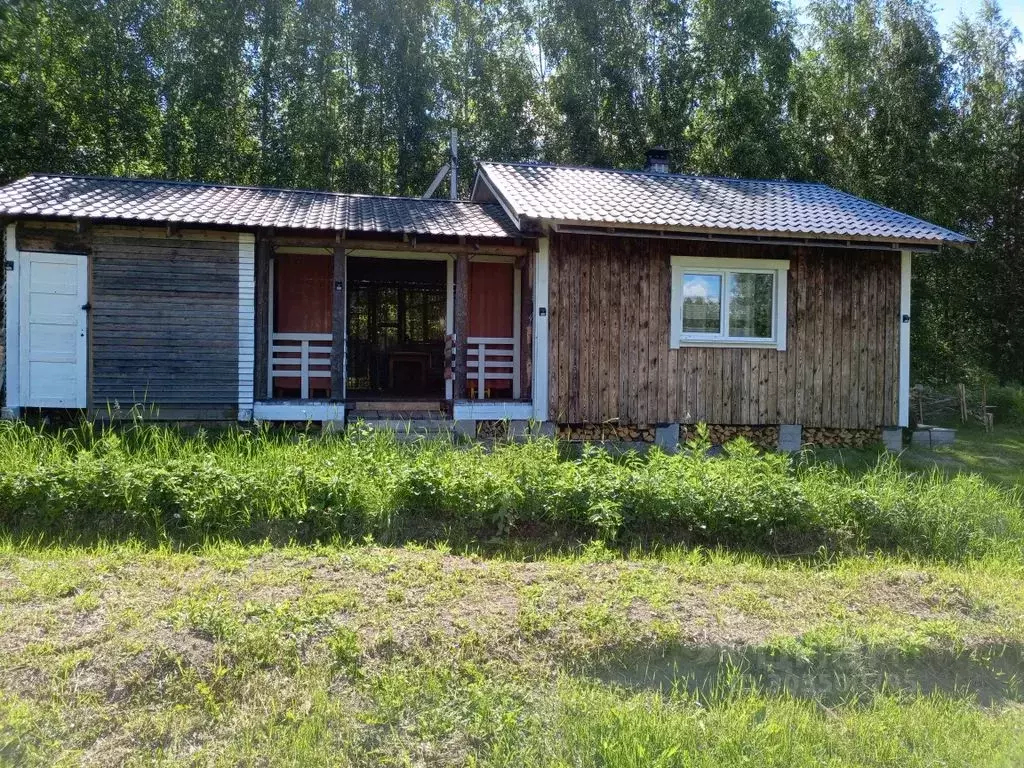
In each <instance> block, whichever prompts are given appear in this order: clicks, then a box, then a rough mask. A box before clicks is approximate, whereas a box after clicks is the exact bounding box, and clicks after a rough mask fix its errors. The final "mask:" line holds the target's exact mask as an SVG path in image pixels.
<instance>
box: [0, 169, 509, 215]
mask: <svg viewBox="0 0 1024 768" xmlns="http://www.w3.org/2000/svg"><path fill="white" fill-rule="evenodd" d="M33 178H40V179H81V180H83V181H110V182H119V183H120V182H128V183H133V184H165V185H166V184H170V185H174V186H180V187H204V188H207V189H243V190H248V191H253V192H285V193H289V194H303V195H331V196H333V197H345V198H359V199H367V200H401V201H402V202H420V203H426V202H432V203H448V204H451V203H457V204H462V205H471V206H473V207H477V208H479V207H485V206H488V205H494V203H478V202H476V201H474V200H449V199H446V198H443V197H410V196H405V195H368V194H365V193H362V192H335V191H333V190H327V189H301V188H298V187H260V186H255V185H248V184H220V183H217V182H212V181H186V180H182V179H146V178H139V177H137V176H99V175H93V174H87V173H44V172H35V173H30V174H28V175H27V176H22V177H21V178H20V179H16V180H15V181H12V182H10V183H11V184H15V183H17V182H18V181H25V180H26V179H33Z"/></svg>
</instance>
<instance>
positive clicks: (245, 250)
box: [238, 232, 256, 421]
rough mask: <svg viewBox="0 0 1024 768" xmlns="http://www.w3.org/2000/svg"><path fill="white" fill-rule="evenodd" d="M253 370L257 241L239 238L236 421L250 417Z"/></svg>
mask: <svg viewBox="0 0 1024 768" xmlns="http://www.w3.org/2000/svg"><path fill="white" fill-rule="evenodd" d="M255 366H256V238H255V237H254V236H253V235H251V234H250V233H248V232H241V233H239V235H238V420H239V421H249V420H250V419H252V417H253V395H254V386H253V377H254V376H255V370H254V369H255Z"/></svg>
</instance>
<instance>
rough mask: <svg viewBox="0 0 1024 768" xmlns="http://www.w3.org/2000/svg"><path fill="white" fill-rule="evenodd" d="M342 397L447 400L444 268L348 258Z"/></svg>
mask: <svg viewBox="0 0 1024 768" xmlns="http://www.w3.org/2000/svg"><path fill="white" fill-rule="evenodd" d="M347 272H348V275H347V277H348V280H347V284H348V296H347V299H348V311H347V325H348V328H347V330H348V340H347V355H348V360H347V366H346V372H347V378H346V391H347V398H348V399H352V400H372V399H381V400H385V399H388V398H392V397H395V398H403V399H409V398H424V399H428V398H434V399H437V400H441V399H443V398H444V396H445V379H444V374H445V364H444V351H445V327H446V313H447V286H446V283H445V281H446V275H447V265H446V263H445V262H444V261H419V260H412V259H386V258H371V257H362V256H360V257H350V258H349V259H348V267H347Z"/></svg>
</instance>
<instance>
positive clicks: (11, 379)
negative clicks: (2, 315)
mask: <svg viewBox="0 0 1024 768" xmlns="http://www.w3.org/2000/svg"><path fill="white" fill-rule="evenodd" d="M4 244H5V249H4V259H5V260H7V261H9V262H11V264H13V265H14V269H7V267H6V265H4V275H5V279H6V289H7V294H6V295H7V300H6V304H5V305H4V307H5V312H6V320H7V323H6V338H5V339H4V341H5V344H6V351H5V353H4V354H5V355H6V357H5V362H6V364H7V366H6V375H5V388H6V392H7V395H6V398H5V402H4V406H5V407H6V408H8V409H10V410H11V411H12V412H16V409H18V408H20V407H21V369H20V365H21V280H20V277H21V254H20V253H18V241H17V232H16V225H15V224H8V225H7V227H6V228H5V229H4Z"/></svg>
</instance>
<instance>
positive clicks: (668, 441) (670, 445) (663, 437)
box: [654, 424, 679, 453]
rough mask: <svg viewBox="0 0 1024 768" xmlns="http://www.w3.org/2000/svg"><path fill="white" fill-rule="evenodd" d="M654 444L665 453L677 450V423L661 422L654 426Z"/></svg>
mask: <svg viewBox="0 0 1024 768" xmlns="http://www.w3.org/2000/svg"><path fill="white" fill-rule="evenodd" d="M654 444H655V445H656V446H658V447H659V448H660V449H661V450H663V451H664V452H665V453H675V452H676V451H678V450H679V425H678V424H661V425H659V426H657V427H655V428H654Z"/></svg>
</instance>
